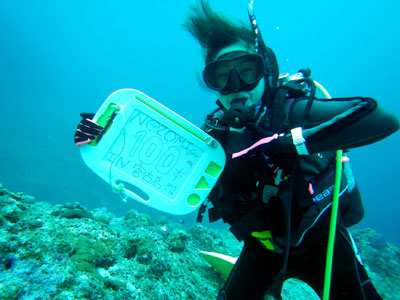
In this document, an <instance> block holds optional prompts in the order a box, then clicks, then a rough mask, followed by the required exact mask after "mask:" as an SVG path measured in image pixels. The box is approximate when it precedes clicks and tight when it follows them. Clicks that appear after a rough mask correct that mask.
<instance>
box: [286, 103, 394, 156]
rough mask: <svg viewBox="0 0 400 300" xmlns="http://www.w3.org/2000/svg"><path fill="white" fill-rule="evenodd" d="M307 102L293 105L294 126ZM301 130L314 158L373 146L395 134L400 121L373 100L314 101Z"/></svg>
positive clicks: (302, 114) (302, 113)
mask: <svg viewBox="0 0 400 300" xmlns="http://www.w3.org/2000/svg"><path fill="white" fill-rule="evenodd" d="M307 102H308V101H307V100H306V99H305V100H304V101H301V100H300V101H297V102H293V103H292V104H291V107H290V113H288V115H289V116H291V120H290V123H291V124H300V122H301V121H300V120H302V119H303V116H304V112H305V111H306V107H307ZM302 127H303V136H304V138H305V140H306V146H307V149H308V151H309V153H310V154H312V153H318V152H323V151H331V150H338V149H350V148H356V147H360V146H364V145H368V144H371V143H374V142H376V141H379V140H381V139H383V138H385V137H387V136H389V135H390V134H392V133H394V132H396V131H397V130H398V129H399V121H398V119H397V117H396V116H395V115H394V114H392V113H390V112H388V111H385V110H384V109H382V108H381V107H380V106H379V105H378V103H377V102H376V101H375V100H374V99H372V98H361V97H358V98H343V99H331V100H317V99H315V100H314V101H313V103H312V106H311V108H310V111H309V114H308V117H307V118H306V119H305V123H304V125H303V126H302Z"/></svg>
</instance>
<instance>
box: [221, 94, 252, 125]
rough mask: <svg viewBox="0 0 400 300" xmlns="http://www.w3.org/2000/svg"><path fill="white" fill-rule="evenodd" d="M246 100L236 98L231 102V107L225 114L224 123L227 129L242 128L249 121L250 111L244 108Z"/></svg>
mask: <svg viewBox="0 0 400 300" xmlns="http://www.w3.org/2000/svg"><path fill="white" fill-rule="evenodd" d="M246 100H247V99H246V98H236V99H234V100H233V101H232V102H231V107H230V108H229V110H228V111H227V112H226V113H225V122H226V124H227V125H228V126H229V127H232V128H236V129H240V128H243V127H244V126H245V125H246V123H247V122H248V121H249V119H250V111H249V109H248V108H247V107H246V106H245V103H246Z"/></svg>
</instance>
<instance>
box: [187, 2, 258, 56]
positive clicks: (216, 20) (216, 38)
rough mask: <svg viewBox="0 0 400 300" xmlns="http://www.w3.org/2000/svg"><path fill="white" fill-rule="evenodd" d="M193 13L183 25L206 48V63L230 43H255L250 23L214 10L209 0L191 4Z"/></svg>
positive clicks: (250, 45) (251, 44) (250, 44)
mask: <svg viewBox="0 0 400 300" xmlns="http://www.w3.org/2000/svg"><path fill="white" fill-rule="evenodd" d="M190 8H191V14H190V15H189V16H188V18H187V20H186V22H185V23H184V24H183V25H182V26H183V27H184V28H185V29H186V30H188V31H189V32H190V34H191V35H192V36H193V37H194V38H196V39H197V40H198V41H199V43H200V45H201V47H202V48H203V49H204V50H206V61H205V62H206V64H207V63H209V62H210V61H212V60H213V59H214V58H215V56H216V55H217V53H218V52H219V51H220V50H221V49H222V48H225V47H227V46H229V45H232V44H236V43H239V42H241V41H243V42H245V43H247V44H249V48H250V47H252V46H253V44H254V33H253V32H252V29H251V28H250V26H249V25H247V24H244V23H242V22H240V21H237V24H235V23H234V22H232V21H230V19H231V18H230V17H225V16H223V15H221V14H218V13H216V12H214V11H213V10H212V9H211V7H210V4H209V2H208V1H207V0H199V1H198V3H197V6H195V5H191V6H190Z"/></svg>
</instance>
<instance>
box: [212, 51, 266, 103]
mask: <svg viewBox="0 0 400 300" xmlns="http://www.w3.org/2000/svg"><path fill="white" fill-rule="evenodd" d="M233 51H246V52H249V53H253V54H254V53H255V51H254V49H252V48H249V47H248V46H247V44H245V43H237V44H234V45H230V46H228V47H226V48H223V49H221V51H219V52H218V53H217V55H216V57H215V60H216V59H218V58H219V57H221V56H222V55H225V54H227V53H229V52H233ZM234 67H235V66H234ZM264 89H265V79H264V77H263V78H261V79H260V80H259V82H258V84H257V85H256V87H255V88H254V89H252V90H250V91H243V90H239V91H235V92H231V93H229V94H226V93H224V94H222V93H221V92H218V91H216V92H215V93H216V95H217V97H218V99H219V101H220V102H221V104H222V105H223V106H224V107H225V108H226V109H229V108H230V107H231V102H232V101H233V100H235V99H238V98H245V99H246V102H245V106H246V107H251V106H254V105H257V104H258V103H259V102H260V101H261V97H262V95H263V94H264Z"/></svg>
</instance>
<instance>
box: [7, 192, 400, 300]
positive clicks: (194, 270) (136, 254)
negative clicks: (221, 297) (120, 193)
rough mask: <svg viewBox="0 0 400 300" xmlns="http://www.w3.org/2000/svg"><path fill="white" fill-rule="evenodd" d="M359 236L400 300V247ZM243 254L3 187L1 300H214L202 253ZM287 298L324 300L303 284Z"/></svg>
mask: <svg viewBox="0 0 400 300" xmlns="http://www.w3.org/2000/svg"><path fill="white" fill-rule="evenodd" d="M354 237H355V239H356V240H357V243H358V245H359V248H360V253H361V256H362V257H363V258H364V261H365V263H366V265H367V267H368V270H369V272H370V274H371V278H372V280H373V281H374V283H375V285H376V286H377V288H378V289H379V291H380V292H381V293H382V295H383V296H384V298H385V299H400V294H399V293H398V292H397V287H398V286H400V275H399V274H400V267H399V261H400V251H399V249H397V248H396V247H394V246H392V245H390V244H389V243H387V242H386V241H385V239H384V237H383V236H382V235H380V234H379V233H377V232H374V231H373V230H370V229H368V230H363V231H357V232H354ZM240 249H241V244H240V243H238V242H237V241H236V240H234V238H233V237H232V235H231V234H230V233H229V232H227V231H220V230H214V229H211V228H208V227H204V226H201V225H196V226H193V227H191V228H185V227H183V225H182V224H177V223H172V222H170V221H168V219H167V218H165V217H164V218H160V219H159V220H157V221H154V220H152V219H151V218H150V217H149V216H147V215H144V214H140V213H139V212H137V211H134V210H130V211H128V212H127V213H126V214H125V216H124V217H122V218H117V217H115V216H114V215H113V214H111V213H110V212H108V211H107V210H106V209H105V208H99V209H94V210H91V211H88V210H87V209H86V208H85V207H83V206H82V205H80V204H79V203H66V204H62V205H56V206H52V205H50V204H49V203H46V202H37V201H35V199H34V198H33V197H31V196H27V195H24V194H23V193H12V192H9V191H8V190H6V189H5V188H3V187H2V186H1V185H0V299H23V300H27V299H60V300H61V299H63V300H65V299H118V300H123V299H139V300H141V299H146V300H151V299H157V300H164V299H165V300H167V299H168V300H178V299H192V300H201V299H215V298H216V295H217V293H218V290H219V289H220V287H221V286H222V285H223V279H222V277H221V276H220V275H219V274H218V273H217V272H215V271H214V270H213V269H212V268H211V267H210V266H209V265H208V264H207V263H206V262H205V261H204V260H203V259H202V258H201V257H200V256H199V250H206V251H215V252H220V253H224V254H228V255H231V256H237V255H238V254H239V253H240ZM396 293H397V294H396ZM283 297H284V299H318V297H317V296H316V295H315V293H314V292H313V291H312V290H311V289H310V288H309V287H308V286H307V285H306V284H304V283H302V282H299V281H298V280H296V279H292V280H288V281H287V282H286V283H285V286H284V289H283Z"/></svg>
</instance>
